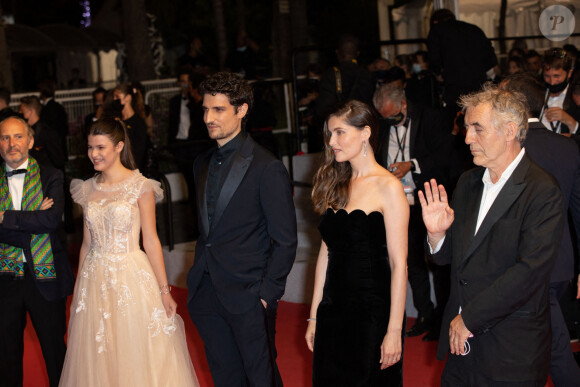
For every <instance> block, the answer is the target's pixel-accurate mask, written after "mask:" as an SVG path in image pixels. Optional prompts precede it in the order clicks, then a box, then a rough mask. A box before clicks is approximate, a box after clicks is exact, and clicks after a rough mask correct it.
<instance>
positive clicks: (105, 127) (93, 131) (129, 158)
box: [89, 117, 137, 170]
mask: <svg viewBox="0 0 580 387" xmlns="http://www.w3.org/2000/svg"><path fill="white" fill-rule="evenodd" d="M98 135H103V136H107V137H108V138H109V140H111V141H112V142H113V145H115V146H116V145H117V144H118V143H119V141H123V144H124V146H123V150H121V155H120V158H121V164H123V166H124V167H125V168H127V169H130V170H134V169H137V164H136V163H135V159H134V158H133V153H131V140H129V135H128V134H127V128H126V127H125V124H124V123H123V121H121V120H118V119H115V118H108V117H103V118H101V119H100V120H98V121H95V122H93V123H92V124H91V126H90V128H89V136H98Z"/></svg>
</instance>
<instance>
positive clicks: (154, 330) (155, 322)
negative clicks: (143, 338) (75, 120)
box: [148, 308, 177, 337]
mask: <svg viewBox="0 0 580 387" xmlns="http://www.w3.org/2000/svg"><path fill="white" fill-rule="evenodd" d="M148 328H149V334H150V335H151V337H155V336H157V335H158V334H160V333H161V332H163V333H165V334H166V335H168V336H171V335H172V334H173V333H174V332H175V330H176V329H177V327H176V325H175V317H172V318H167V316H165V311H164V310H162V309H158V308H154V309H153V313H151V319H150V320H149V325H148Z"/></svg>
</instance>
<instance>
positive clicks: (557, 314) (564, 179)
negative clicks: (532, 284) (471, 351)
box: [501, 73, 580, 387]
mask: <svg viewBox="0 0 580 387" xmlns="http://www.w3.org/2000/svg"><path fill="white" fill-rule="evenodd" d="M501 87H502V88H505V89H507V90H511V91H519V92H521V93H522V94H524V95H525V97H526V100H527V102H528V106H529V109H530V111H529V115H530V117H531V118H530V119H529V120H528V126H529V127H528V133H527V135H526V140H525V142H524V146H525V148H526V152H527V154H528V155H529V156H530V158H531V159H532V160H533V161H535V162H536V163H538V165H539V166H540V167H542V168H543V169H545V170H546V171H547V172H548V173H550V174H551V175H552V176H554V178H556V180H557V181H558V185H559V186H560V189H561V191H562V196H563V198H564V204H565V206H566V209H567V210H568V213H569V214H570V217H571V218H572V220H573V221H574V224H575V225H576V226H580V151H579V150H578V146H577V145H576V144H575V143H574V141H572V140H570V139H568V138H566V137H564V136H560V135H557V134H556V133H553V132H552V131H550V130H548V129H547V128H546V127H545V126H544V125H543V124H542V123H541V122H540V121H539V120H538V117H539V114H540V111H541V110H542V104H543V103H544V94H545V93H544V87H543V85H542V84H541V83H540V82H539V81H538V80H537V78H536V77H535V76H534V75H532V74H529V73H523V74H515V75H512V76H510V77H508V78H507V79H506V80H505V81H503V82H502V86H501ZM572 243H573V241H572V237H571V235H570V225H569V224H568V217H567V216H565V217H564V231H563V233H562V241H561V243H560V249H559V252H558V258H557V259H556V264H555V265H554V269H553V270H552V275H551V278H550V315H551V321H552V354H551V359H550V377H551V378H552V381H553V382H554V384H555V385H556V386H576V387H578V386H580V368H578V364H576V361H575V360H574V355H573V354H572V348H571V347H570V334H569V332H568V327H567V326H566V322H565V320H564V316H563V314H562V309H561V308H560V300H561V299H562V296H563V295H564V294H565V293H566V290H567V289H568V286H570V280H571V279H572V278H573V277H574V249H573V246H572ZM574 243H575V244H576V245H578V241H577V240H575V241H574ZM579 280H580V276H579Z"/></svg>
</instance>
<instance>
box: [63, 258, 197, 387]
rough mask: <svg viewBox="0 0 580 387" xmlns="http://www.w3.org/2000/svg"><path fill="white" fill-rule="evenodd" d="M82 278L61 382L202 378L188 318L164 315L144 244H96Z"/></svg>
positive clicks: (95, 384) (105, 385)
mask: <svg viewBox="0 0 580 387" xmlns="http://www.w3.org/2000/svg"><path fill="white" fill-rule="evenodd" d="M77 281H78V283H77V286H76V290H75V294H74V297H73V302H72V304H71V310H70V322H69V328H68V349H67V354H66V359H65V363H64V368H63V372H62V376H61V380H60V384H59V386H63V387H68V386H70V387H81V386H82V387H115V386H123V387H125V386H139V387H146V386H151V387H157V386H159V387H161V386H163V387H164V386H172V387H173V386H175V387H180V386H187V387H190V386H194V387H197V386H199V383H198V381H197V377H196V375H195V371H194V369H193V365H192V363H191V359H190V357H189V352H188V350H187V342H186V339H185V329H184V325H183V320H182V319H181V317H180V316H179V315H175V316H174V317H173V318H168V317H167V315H166V313H165V309H164V307H163V304H162V302H161V295H160V294H159V287H158V284H157V280H156V279H155V276H154V274H153V270H152V269H151V265H150V263H149V260H148V259H147V256H146V255H145V253H144V252H142V251H136V252H133V253H130V254H122V255H114V254H109V255H101V254H98V253H96V252H94V251H91V252H89V254H88V255H87V257H86V259H85V261H84V263H83V267H82V268H81V270H80V272H79V276H78V279H77Z"/></svg>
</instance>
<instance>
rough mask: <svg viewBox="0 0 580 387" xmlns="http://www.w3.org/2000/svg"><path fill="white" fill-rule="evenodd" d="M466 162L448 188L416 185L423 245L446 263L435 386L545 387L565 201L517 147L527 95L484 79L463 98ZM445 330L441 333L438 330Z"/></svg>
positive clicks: (523, 128)
mask: <svg viewBox="0 0 580 387" xmlns="http://www.w3.org/2000/svg"><path fill="white" fill-rule="evenodd" d="M462 105H463V106H464V108H465V109H466V117H465V124H466V128H467V134H466V140H465V141H466V143H467V144H468V145H469V146H470V149H471V152H472V154H473V157H474V160H473V161H474V164H475V165H477V166H479V167H477V168H475V169H472V170H470V171H467V172H466V173H464V174H463V175H462V177H461V178H460V180H459V182H458V184H457V187H456V189H455V193H454V196H453V209H451V207H449V205H448V203H447V194H446V192H445V189H444V188H443V187H442V186H437V182H436V181H435V180H431V182H430V183H431V184H430V185H429V183H426V184H425V194H423V193H422V192H421V193H420V194H419V198H420V201H421V206H422V207H423V219H424V221H425V226H426V228H427V235H428V250H430V251H431V249H432V252H433V256H432V257H433V259H434V260H435V262H437V263H445V264H446V263H451V294H450V297H449V302H448V304H447V307H446V308H445V314H444V318H443V326H442V327H441V337H442V339H441V340H440V341H439V347H438V350H437V357H438V358H439V359H441V360H443V359H444V358H445V356H447V354H448V352H450V354H449V357H448V359H447V363H446V365H445V369H444V371H443V375H442V377H441V382H442V385H443V386H457V385H470V386H487V385H492V384H493V383H495V382H501V383H503V384H501V385H502V386H510V385H517V386H528V385H529V386H543V385H544V384H545V382H546V380H547V378H548V372H549V364H550V348H551V330H550V307H549V297H548V294H549V282H550V273H551V271H552V268H553V266H554V263H555V261H556V257H557V256H558V250H559V248H560V240H561V235H562V228H563V223H564V216H565V211H564V201H563V198H562V194H561V192H560V189H559V187H558V184H557V182H556V181H555V180H554V178H553V177H552V176H550V175H549V174H548V173H547V172H545V171H544V170H543V169H541V168H540V167H539V166H538V165H537V164H535V163H534V162H533V161H531V160H530V158H529V157H528V156H527V155H526V154H525V150H524V149H523V148H522V147H521V145H522V144H523V141H524V139H525V135H526V130H527V126H528V124H527V104H526V101H525V97H524V96H523V95H521V94H519V93H513V92H509V91H505V90H498V89H496V88H493V87H486V88H484V90H483V91H481V92H478V93H474V94H472V95H468V96H464V97H463V98H462ZM446 335H448V336H447V337H448V339H447V340H443V337H446Z"/></svg>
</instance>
